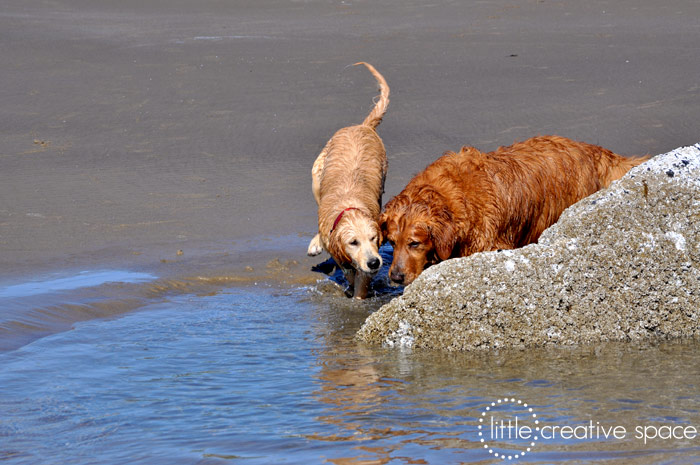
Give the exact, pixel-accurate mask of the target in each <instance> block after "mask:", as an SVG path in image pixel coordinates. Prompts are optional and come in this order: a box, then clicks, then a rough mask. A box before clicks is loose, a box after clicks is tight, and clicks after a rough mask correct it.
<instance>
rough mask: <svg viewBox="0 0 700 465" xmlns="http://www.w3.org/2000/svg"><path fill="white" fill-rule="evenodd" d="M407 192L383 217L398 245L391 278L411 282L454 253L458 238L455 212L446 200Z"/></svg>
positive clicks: (383, 227)
mask: <svg viewBox="0 0 700 465" xmlns="http://www.w3.org/2000/svg"><path fill="white" fill-rule="evenodd" d="M431 200H435V199H429V198H427V199H426V198H421V199H418V200H417V201H411V200H409V199H408V197H406V196H404V195H399V196H396V197H394V198H393V199H392V200H391V201H390V202H389V203H387V205H386V207H385V209H384V212H383V213H382V214H381V216H380V217H379V224H380V227H381V230H382V234H383V235H384V237H385V238H386V239H387V241H388V242H389V243H390V244H391V246H392V247H393V248H394V259H393V262H392V264H391V268H389V278H390V279H391V280H392V281H393V282H395V283H397V284H403V285H408V284H410V283H412V282H413V280H414V279H416V278H417V277H418V275H420V274H421V273H422V272H423V270H424V269H426V268H427V267H429V266H430V265H433V264H435V263H437V262H439V261H442V260H446V259H448V258H450V256H451V255H452V251H453V249H454V246H455V244H456V242H457V239H456V235H455V228H454V225H453V222H452V215H451V213H450V211H449V209H448V208H447V207H446V205H444V203H442V202H439V201H437V202H435V201H431Z"/></svg>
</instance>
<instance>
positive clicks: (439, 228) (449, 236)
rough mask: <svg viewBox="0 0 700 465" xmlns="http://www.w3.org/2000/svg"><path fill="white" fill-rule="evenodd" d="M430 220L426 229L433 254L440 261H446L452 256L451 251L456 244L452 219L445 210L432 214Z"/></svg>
mask: <svg viewBox="0 0 700 465" xmlns="http://www.w3.org/2000/svg"><path fill="white" fill-rule="evenodd" d="M435 213H437V214H435ZM431 220H432V221H431V224H429V225H428V228H429V231H430V237H431V239H432V241H433V245H434V246H435V252H436V253H437V256H438V257H439V258H440V260H447V259H448V258H450V257H451V256H452V251H453V249H454V247H455V245H456V244H457V234H456V230H455V227H454V224H453V223H452V217H451V215H450V214H449V213H448V212H447V211H446V210H445V209H441V211H439V212H434V213H433V216H432V218H431Z"/></svg>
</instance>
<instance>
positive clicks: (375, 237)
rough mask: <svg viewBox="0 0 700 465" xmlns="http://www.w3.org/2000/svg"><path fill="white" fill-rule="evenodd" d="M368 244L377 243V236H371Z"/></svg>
mask: <svg viewBox="0 0 700 465" xmlns="http://www.w3.org/2000/svg"><path fill="white" fill-rule="evenodd" d="M369 241H370V242H377V236H372V239H370V240H369Z"/></svg>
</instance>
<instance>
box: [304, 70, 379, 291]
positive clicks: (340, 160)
mask: <svg viewBox="0 0 700 465" xmlns="http://www.w3.org/2000/svg"><path fill="white" fill-rule="evenodd" d="M360 64H362V65H364V66H365V67H366V68H367V69H368V70H369V71H370V72H371V73H372V75H374V77H375V78H376V80H377V82H378V83H379V88H380V95H379V97H378V99H377V101H376V103H375V105H374V107H373V108H372V110H371V112H370V113H369V115H368V116H367V117H366V118H365V120H364V121H363V122H362V124H359V125H356V126H349V127H346V128H342V129H340V130H339V131H337V132H336V133H335V134H334V135H333V137H331V139H330V140H329V141H328V143H327V144H326V146H325V147H324V148H323V150H322V151H321V153H320V154H319V155H318V157H317V158H316V161H315V162H314V165H313V168H312V170H311V177H312V190H313V194H314V198H315V199H316V203H317V204H318V234H316V236H315V237H314V238H313V239H312V240H311V242H310V243H309V247H308V251H307V253H308V255H311V256H314V255H318V254H320V253H321V252H322V251H323V250H324V249H325V250H326V251H328V253H330V255H331V256H332V257H333V259H334V260H335V262H336V263H337V264H338V266H340V268H341V269H343V272H344V273H345V277H346V278H347V280H348V283H349V285H350V287H349V288H348V291H347V292H346V293H348V294H350V295H353V296H354V297H357V298H365V297H366V296H367V293H368V290H369V284H370V281H371V279H372V276H374V275H375V274H376V273H377V271H379V268H380V267H381V265H382V257H381V256H380V255H379V246H380V245H381V243H382V235H381V229H380V228H379V224H378V222H377V220H378V218H379V213H380V211H381V203H382V194H383V192H384V179H385V177H386V171H387V159H386V151H385V149H384V144H383V143H382V140H381V139H380V138H379V135H378V134H377V132H376V127H377V126H378V125H379V123H380V122H381V121H382V118H383V116H384V114H385V113H386V109H387V106H388V105H389V86H388V85H387V83H386V80H385V79H384V77H383V76H382V75H381V74H379V72H378V71H377V70H376V69H374V67H373V66H372V65H370V64H368V63H364V62H360V63H356V65H360Z"/></svg>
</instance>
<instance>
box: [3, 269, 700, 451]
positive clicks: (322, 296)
mask: <svg viewBox="0 0 700 465" xmlns="http://www.w3.org/2000/svg"><path fill="white" fill-rule="evenodd" d="M388 298H389V297H388V296H380V297H375V298H371V299H367V300H365V301H357V300H353V299H347V298H345V297H344V296H343V295H342V290H341V289H340V288H338V287H337V286H336V285H335V284H333V283H328V282H322V283H320V284H319V285H317V286H311V287H309V288H305V289H287V290H280V289H278V288H260V287H258V288H236V289H230V290H226V291H224V292H222V293H219V294H216V295H209V296H196V295H186V296H181V297H176V298H175V297H174V298H171V299H170V300H169V301H167V302H163V303H161V304H158V305H153V306H149V307H147V308H145V309H144V310H143V311H140V312H134V313H130V314H127V315H125V316H121V317H120V318H116V319H114V318H113V319H108V320H92V321H89V322H86V323H81V324H79V325H78V326H77V327H76V328H75V329H74V330H72V331H66V332H63V333H60V334H55V335H52V336H50V337H46V338H44V339H41V340H38V341H35V342H34V343H32V344H29V345H27V346H25V347H23V348H21V349H19V350H16V351H12V352H8V353H5V354H0V386H2V395H1V396H0V418H1V419H2V420H0V460H2V461H4V462H6V463H12V464H24V463H42V464H53V463H56V464H64V463H71V464H80V463H127V462H128V463H148V464H149V465H150V464H168V465H171V464H173V463H185V464H192V463H207V464H212V463H214V464H223V463H246V464H269V463H299V464H313V463H335V464H385V463H430V464H457V463H501V460H500V459H495V458H494V457H493V456H491V455H489V454H488V452H487V451H485V450H484V448H483V445H482V443H481V442H480V437H479V435H478V433H479V431H480V430H479V429H478V426H479V421H478V419H479V417H480V415H481V413H482V412H483V410H484V408H485V406H487V405H488V404H489V403H490V402H492V401H494V400H495V399H500V398H505V397H506V396H509V397H510V396H512V397H514V398H515V397H517V398H518V399H522V400H523V401H526V402H528V405H530V406H532V407H533V408H534V409H535V411H536V412H537V414H538V415H539V417H538V418H539V419H540V420H541V421H542V424H543V425H545V424H571V425H575V424H579V423H583V422H588V421H589V420H595V421H598V422H600V423H601V424H604V425H606V426H607V425H613V424H621V425H624V426H626V427H628V428H633V427H634V426H635V425H638V424H687V425H693V424H694V425H698V426H700V413H699V412H700V390H699V389H698V387H700V363H698V362H700V350H699V349H700V344H698V343H697V342H686V343H663V344H656V345H651V344H646V345H630V344H608V345H600V346H595V347H583V348H562V349H537V350H530V351H499V352H478V353H466V354H443V353H436V352H425V351H413V352H411V351H410V350H408V351H407V350H396V349H385V348H381V347H372V346H367V345H364V344H363V343H359V342H357V341H356V340H355V339H354V334H355V331H356V330H357V328H358V327H359V326H360V325H361V323H362V322H363V321H364V319H365V318H366V316H367V315H368V314H369V313H370V312H372V311H374V310H375V309H376V308H378V307H379V306H380V305H381V304H382V303H383V302H384V301H385V300H386V299H388ZM513 411H515V410H514V409H513V408H511V409H510V410H509V409H504V410H503V412H505V413H508V414H512V413H513ZM482 431H483V429H482ZM698 441H700V439H696V440H694V441H660V440H656V441H652V442H650V443H649V444H647V445H644V444H642V443H641V442H639V441H636V440H634V439H633V438H628V439H627V440H625V441H616V440H588V441H566V440H561V439H560V440H553V441H548V442H546V443H545V442H540V443H538V444H537V447H536V448H535V449H534V450H533V453H532V455H530V456H526V457H528V460H526V462H529V463H542V462H545V463H569V462H572V461H573V462H576V461H578V462H580V463H584V462H585V463H598V464H604V463H623V462H624V463H660V462H663V463H688V462H698V461H700V450H699V448H698ZM489 445H490V446H492V447H497V448H499V450H503V451H505V452H513V453H515V452H517V450H516V449H515V447H516V446H519V444H514V443H512V442H509V441H493V443H492V444H489Z"/></svg>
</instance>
